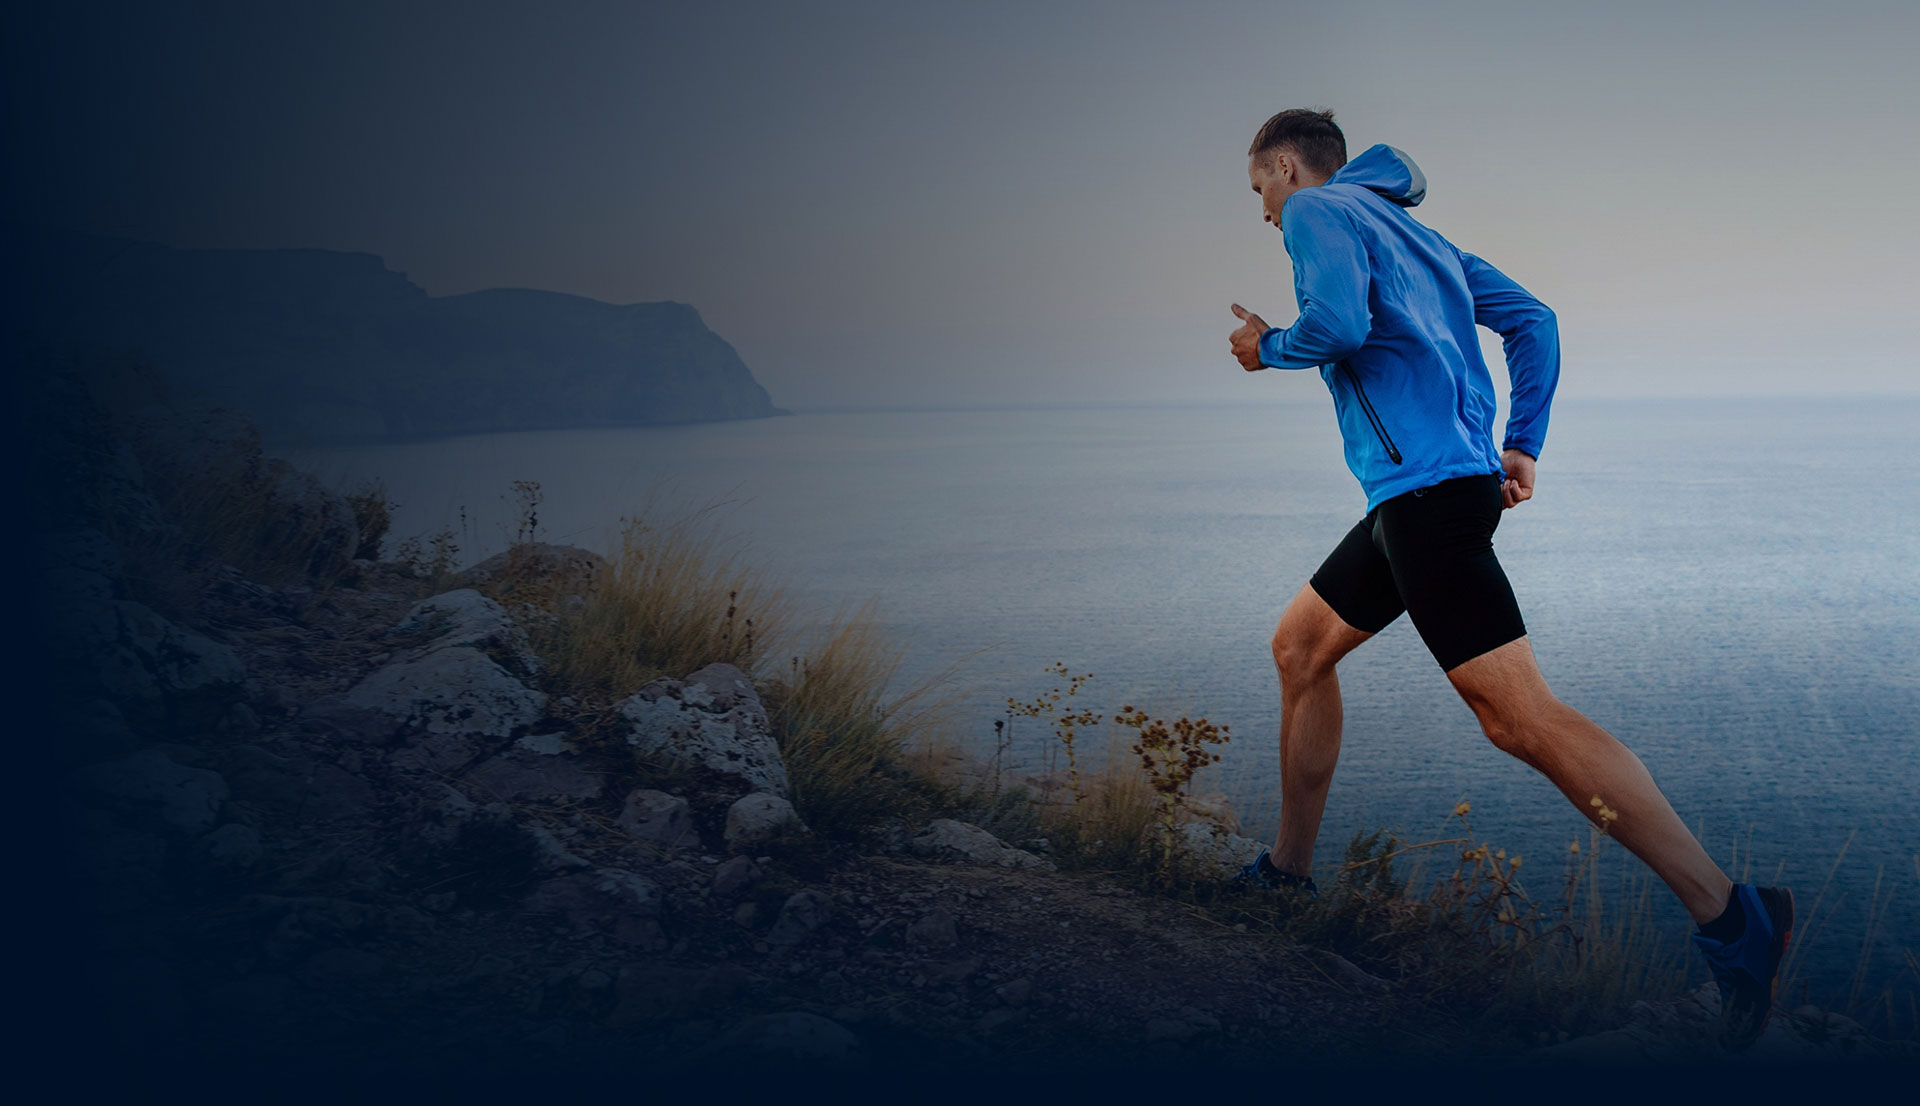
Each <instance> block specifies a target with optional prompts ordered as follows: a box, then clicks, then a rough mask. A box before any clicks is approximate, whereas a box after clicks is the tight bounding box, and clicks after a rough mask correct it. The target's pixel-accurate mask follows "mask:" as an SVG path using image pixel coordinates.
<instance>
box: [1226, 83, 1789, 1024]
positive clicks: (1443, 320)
mask: <svg viewBox="0 0 1920 1106" xmlns="http://www.w3.org/2000/svg"><path fill="white" fill-rule="evenodd" d="M1247 155H1248V163H1247V176H1248V179H1249V181H1250V182H1251V183H1252V185H1253V190H1254V191H1255V192H1256V193H1258V194H1259V195H1260V200H1261V206H1262V210H1263V216H1264V218H1265V220H1266V221H1267V222H1269V223H1272V224H1273V225H1274V226H1276V227H1278V228H1279V229H1280V232H1281V235H1282V240H1283V242H1284V243H1285V245H1286V250H1287V253H1288V255H1289V256H1291V257H1292V259H1293V274H1294V276H1293V280H1294V292H1295V295H1296V297H1297V299H1298V301H1299V318H1298V319H1297V320H1295V322H1294V324H1293V325H1292V326H1291V327H1284V328H1282V327H1269V326H1268V325H1267V324H1266V322H1265V321H1264V320H1262V319H1261V318H1260V316H1258V315H1255V314H1253V313H1252V312H1249V311H1247V310H1246V309H1245V308H1243V307H1241V306H1240V305H1239V304H1235V305H1233V313H1234V314H1235V315H1236V316H1238V317H1239V318H1240V320H1241V325H1240V327H1239V328H1238V329H1237V330H1235V331H1234V332H1233V335H1232V337H1231V343H1232V347H1233V355H1234V357H1235V358H1236V359H1238V360H1239V362H1240V364H1241V366H1242V367H1243V368H1245V369H1246V370H1247V371H1248V372H1255V371H1258V370H1260V369H1267V368H1276V369H1307V368H1318V369H1319V370H1320V377H1321V379H1322V380H1324V381H1325V382H1326V384H1327V387H1328V389H1330V390H1331V391H1332V392H1333V403H1334V410H1335V412H1336V413H1337V415H1338V417H1339V422H1340V434H1341V437H1342V439H1344V441H1345V446H1346V458H1347V467H1348V468H1349V469H1351V470H1352V471H1353V474H1354V476H1356V477H1358V478H1359V480H1360V485H1361V487H1362V488H1363V489H1365V491H1366V493H1367V513H1366V516H1365V517H1364V518H1362V519H1361V520H1360V522H1359V523H1358V524H1357V525H1355V526H1354V527H1353V529H1352V530H1350V531H1348V532H1347V534H1346V536H1345V537H1344V538H1342V539H1341V540H1340V543H1339V545H1338V546H1336V547H1335V549H1334V551H1333V552H1332V554H1330V555H1329V556H1328V557H1327V559H1326V561H1325V562H1324V563H1323V564H1321V566H1320V568H1319V570H1318V571H1317V572H1315V573H1314V574H1313V578H1312V579H1311V581H1309V582H1308V583H1307V584H1306V586H1304V587H1302V588H1301V589H1300V592H1299V594H1298V595H1296V596H1294V598H1293V600H1292V602H1291V603H1289V604H1288V605H1287V609H1286V612H1285V613H1284V614H1283V615H1282V616H1281V618H1280V625H1279V627H1278V628H1277V629H1276V630H1275V631H1274V634H1273V659H1274V663H1275V665H1277V666H1278V668H1279V672H1280V696H1281V711H1280V772H1281V791H1282V804H1281V808H1280V830H1279V833H1278V834H1277V835H1276V836H1275V838H1274V844H1273V848H1272V850H1271V851H1264V850H1263V851H1262V852H1261V854H1260V856H1259V857H1258V858H1257V859H1255V861H1254V862H1253V863H1252V864H1249V865H1248V866H1247V867H1246V869H1245V870H1244V871H1242V872H1241V874H1240V875H1239V876H1238V877H1237V878H1236V880H1235V883H1236V884H1237V885H1238V886H1240V887H1242V888H1246V887H1258V888H1263V889H1280V888H1295V889H1303V890H1307V891H1311V890H1312V889H1313V880H1312V871H1313V845H1314V839H1315V838H1316V837H1317V836H1318V835H1319V832H1320V818H1321V814H1322V812H1323V811H1324V809H1325V806H1326V800H1327V788H1328V785H1329V784H1330V783H1332V781H1333V769H1334V762H1335V761H1336V760H1337V759H1338V757H1339V753H1340V682H1339V679H1338V677H1337V676H1336V674H1335V667H1336V665H1338V663H1339V661H1340V658H1342V657H1344V656H1346V655H1347V653H1349V652H1351V651H1352V650H1353V649H1354V647H1356V646H1358V645H1359V644H1360V643H1361V642H1363V641H1366V640H1367V639H1368V638H1370V637H1372V636H1373V635H1374V634H1376V633H1379V632H1380V631H1381V630H1382V629H1384V628H1385V627H1386V625H1387V624H1388V623H1390V622H1392V621H1393V620H1394V619H1395V618H1398V617H1399V616H1400V612H1402V611H1406V612H1408V614H1410V615H1411V616H1412V618H1413V625H1414V628H1415V629H1416V630H1418V631H1419V632H1420V637H1421V640H1423V641H1424V642H1426V645H1427V648H1428V649H1429V650H1430V651H1431V652H1432V653H1433V657H1434V659H1435V660H1436V661H1438V662H1439V664H1440V667H1441V669H1442V670H1444V671H1445V672H1446V675H1447V679H1448V680H1450V681H1452V683H1453V686H1454V688H1455V689H1456V690H1457V691H1459V693H1460V697H1461V698H1462V699H1464V700H1466V702H1467V705H1468V706H1470V707H1471V708H1473V712H1474V714H1475V715H1476V716H1477V717H1478V718H1479V720H1480V726H1481V728H1482V729H1483V730H1485V731H1486V734H1487V737H1488V738H1489V739H1491V740H1492V741H1493V743H1494V744H1495V745H1496V746H1498V747H1499V748H1500V749H1502V750H1504V751H1505V752H1507V753H1510V754H1512V755H1513V756H1516V757H1519V758H1520V759H1521V760H1523V761H1525V762H1526V763H1527V764H1529V765H1531V766H1532V767H1533V768H1535V769H1536V770H1538V771H1539V772H1541V773H1542V774H1544V775H1545V776H1546V777H1547V778H1548V779H1549V780H1551V781H1553V784H1554V786H1555V787H1558V788H1559V789H1560V791H1561V793H1562V794H1564V795H1565V796H1566V797H1567V798H1568V799H1569V800H1571V801H1572V802H1573V804H1574V806H1575V808H1577V809H1578V810H1579V811H1580V812H1581V813H1583V814H1585V815H1586V816H1587V817H1588V818H1589V819H1592V820H1594V821H1596V822H1600V821H1601V819H1602V818H1603V817H1607V816H1611V817H1607V821H1606V822H1605V823H1603V824H1605V825H1606V826H1607V831H1608V832H1609V833H1610V834H1611V835H1612V836H1613V837H1614V838H1615V839H1617V840H1618V841H1619V842H1620V843H1621V844H1622V845H1624V846H1626V848H1627V849H1628V850H1629V851H1631V852H1632V853H1633V854H1634V855H1635V856H1637V857H1639V858H1640V859H1641V860H1642V861H1644V862H1645V863H1646V864H1647V866H1648V867H1650V868H1652V869H1653V871H1654V873H1655V874H1657V875H1658V876H1659V877H1660V878H1661V879H1662V880H1664V881H1665V882H1666V884H1667V886H1668V887H1669V888H1671V889H1672V890H1673V893H1674V894H1676V895H1678V896H1679V898H1680V901H1681V903H1682V904H1684V905H1685V906H1686V909H1687V913H1688V914H1690V915H1692V917H1693V920H1694V922H1695V923H1696V924H1697V925H1698V926H1699V932H1698V934H1697V935H1696V936H1695V937H1694V942H1695V943H1696V944H1697V945H1698V946H1699V948H1700V949H1701V951H1702V952H1703V953H1704V954H1705V955H1706V958H1707V962H1708V964H1709V966H1710V967H1711V969H1712V971H1713V975H1714V978H1715V980H1716V981H1718V983H1719V985H1720V994H1721V999H1722V1004H1721V1005H1722V1029H1723V1035H1724V1036H1725V1038H1726V1039H1727V1040H1728V1041H1729V1043H1731V1044H1732V1045H1734V1046H1735V1047H1745V1046H1746V1045H1747V1044H1749V1043H1751V1042H1752V1041H1753V1040H1754V1039H1755V1038H1756V1037H1758V1036H1759V1035H1760V1032H1761V1030H1762V1029H1764V1028H1765V1026H1766V1022H1767V1017H1768V1015H1769V1013H1770V1012H1771V1008H1772V1004H1773V990H1774V987H1775V982H1776V977H1777V976H1778V973H1779V967H1780V959H1781V957H1782V955H1783V954H1784V953H1785V951H1786V947H1787V941H1788V939H1789V938H1790V937H1791V935H1792V929H1793V895H1792V893H1791V892H1790V891H1788V890H1787V889H1785V888H1772V887H1758V888H1756V887H1752V886H1749V885H1746V884H1735V883H1733V882H1732V881H1731V880H1729V879H1728V878H1727V876H1726V874H1725V873H1723V872H1722V871H1721V870H1720V868H1719V866H1718V865H1716V864H1715V863H1714V862H1713V860H1712V858H1710V857H1709V856H1708V855H1707V853H1706V850H1705V849H1703V848H1701V847H1700V843H1699V842H1698V841H1696V840H1695V839H1694V837H1693V834H1692V833H1690V832H1689V831H1688V830H1687V827H1686V825H1685V824H1684V823H1683V822H1681V821H1680V818H1679V816H1678V815H1676V814H1675V813H1674V811H1673V807H1672V806H1670V805H1669V804H1668V803H1667V800H1666V797H1665V796H1664V795H1662V794H1661V793H1660V789H1659V788H1658V787H1657V786H1655V785H1654V782H1653V777H1652V776H1650V775H1649V774H1648V773H1647V770H1646V768H1645V766H1643V765H1642V764H1641V763H1640V758H1638V757H1636V756H1634V754H1633V753H1632V752H1631V751H1629V750H1628V749H1627V747H1626V746H1624V745H1622V744H1620V742H1618V741H1616V740H1615V739H1614V738H1613V736H1612V735H1611V734H1609V733H1607V732H1606V731H1605V730H1603V729H1601V728H1600V727H1599V726H1598V725H1596V724H1594V722H1593V721H1592V720H1590V719H1588V718H1587V717H1586V716H1585V715H1583V714H1581V713H1580V712H1579V711H1577V710H1574V709H1573V708H1572V707H1569V706H1567V705H1566V704H1565V703H1562V702H1561V701H1560V700H1558V699H1556V698H1555V697H1554V696H1553V693H1552V692H1551V691H1549V690H1548V689H1547V684H1546V681H1545V680H1544V679H1543V678H1542V677H1541V675H1540V670H1539V668H1538V667H1537V666H1536V665H1535V663H1534V658H1533V650H1532V647H1531V646H1530V645H1529V644H1528V641H1527V630H1526V626H1525V624H1524V623H1523V622H1522V621H1521V618H1520V608H1519V606H1518V604H1516V602H1515V601H1514V596H1513V589H1512V588H1511V587H1510V586H1509V585H1508V583H1507V577H1506V573H1505V572H1503V571H1502V570H1501V568H1500V562H1499V561H1498V560H1497V559H1496V558H1495V557H1494V553H1493V531H1494V528H1495V527H1496V526H1498V525H1499V522H1500V513H1501V512H1502V511H1503V510H1505V509H1508V508H1512V507H1514V506H1516V505H1517V504H1520V503H1522V502H1525V501H1526V500H1527V499H1530V498H1532V496H1533V492H1534V463H1535V461H1536V460H1537V459H1538V458H1539V456H1540V446H1541V443H1542V441H1543V440H1544V439H1545V438H1546V432H1547V409H1548V406H1549V405H1550V403H1551V401H1552V399H1553V391H1554V385H1555V383H1556V381H1557V380H1558V378H1559V375H1560V343H1559V330H1558V327H1557V325H1556V323H1555V320H1554V315H1553V312H1552V311H1550V310H1548V309H1547V307H1546V305H1544V304H1542V303H1541V302H1540V301H1539V300H1537V299H1535V298H1534V297H1533V296H1532V295H1530V294H1528V293H1527V291H1526V290H1525V289H1524V288H1522V287H1520V286H1519V285H1518V284H1516V283H1514V282H1513V281H1512V280H1509V279H1508V278H1507V277H1506V276H1505V275H1503V274H1502V273H1501V272H1500V271H1499V270H1498V269H1495V268H1494V267H1493V266H1492V265H1489V264H1487V263H1486V262H1485V261H1482V260H1481V259H1479V258H1477V257H1475V256H1473V255H1472V254H1469V253H1463V252H1461V251H1460V250H1459V249H1457V248H1455V247H1454V246H1453V244H1452V243H1450V242H1448V241H1447V240H1446V239H1445V238H1443V237H1441V236H1440V235H1439V234H1436V233H1435V232H1433V231H1432V230H1429V229H1428V228H1427V227H1425V226H1423V225H1421V224H1420V223H1419V222H1417V221H1416V220H1415V219H1414V218H1413V217H1412V216H1411V215H1410V214H1408V212H1407V209H1408V208H1410V207H1413V206H1414V205H1416V204H1418V203H1419V202H1420V201H1421V200H1422V199H1423V198H1424V197H1425V195H1426V178H1425V177H1424V176H1423V175H1422V174H1421V172H1420V169H1419V167H1418V166H1416V165H1415V164H1414V163H1413V161H1412V159H1410V158H1408V157H1407V155H1406V154H1404V153H1402V152H1401V151H1399V150H1397V149H1394V148H1393V147H1391V146H1385V145H1380V146H1373V147H1370V148H1369V149H1367V150H1366V151H1365V152H1363V153H1362V154H1361V155H1360V156H1359V157H1357V158H1355V159H1354V160H1352V161H1351V162H1349V161H1348V160H1347V145H1346V138H1345V136H1344V135H1342V134H1341V132H1340V128H1339V127H1337V126H1335V125H1334V122H1333V115H1332V113H1330V112H1325V111H1309V110H1303V109H1296V110H1291V111H1283V112H1281V113H1279V114H1278V115H1275V116H1274V117H1273V118H1271V119H1269V120H1267V122H1266V123H1265V124H1264V125H1263V126H1262V127H1261V128H1260V131H1259V133H1258V134H1257V135H1255V136H1254V140H1253V145H1252V146H1251V147H1250V148H1249V149H1248V151H1247ZM1476 325H1479V326H1485V327H1487V328H1488V329H1490V330H1493V331H1495V332H1496V333H1498V334H1499V335H1500V337H1501V340H1502V342H1503V344H1504V346H1505V350H1506V358H1507V366H1508V370H1509V374H1510V376H1511V379H1512V382H1513V383H1512V403H1511V412H1510V414H1509V417H1508V419H1507V425H1506V434H1505V441H1504V443H1503V449H1501V450H1500V451H1496V450H1495V449H1494V447H1493V436H1492V431H1493V416H1494V393H1493V380H1492V378H1491V376H1490V375H1489V374H1488V372H1487V366H1486V363H1485V361H1484V360H1483V359H1482V358H1481V356H1480V343H1479V339H1478V337H1477V333H1476V331H1475V329H1474V327H1475V326H1476ZM1596 797H1597V798H1598V799H1599V800H1600V802H1603V803H1604V806H1601V805H1598V804H1596V803H1595V799H1596Z"/></svg>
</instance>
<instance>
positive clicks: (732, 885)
mask: <svg viewBox="0 0 1920 1106" xmlns="http://www.w3.org/2000/svg"><path fill="white" fill-rule="evenodd" d="M759 878H760V868H759V866H758V865H756V864H755V863H754V862H753V861H752V860H750V859H748V858H746V857H744V856H736V857H734V858H733V859H732V860H729V861H727V862H726V863H725V864H722V865H720V866H719V867H718V868H715V869H714V870H713V894H714V896H715V897H716V898H723V899H730V898H732V897H734V896H735V895H738V894H739V893H740V892H742V891H744V890H746V889H747V888H748V887H749V886H750V885H752V883H753V881H754V880H757V879H759Z"/></svg>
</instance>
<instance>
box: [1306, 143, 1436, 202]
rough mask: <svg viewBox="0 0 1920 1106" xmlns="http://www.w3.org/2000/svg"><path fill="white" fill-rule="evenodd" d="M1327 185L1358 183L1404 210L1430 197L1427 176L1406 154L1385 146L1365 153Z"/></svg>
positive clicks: (1351, 162) (1372, 148)
mask: <svg viewBox="0 0 1920 1106" xmlns="http://www.w3.org/2000/svg"><path fill="white" fill-rule="evenodd" d="M1327 183H1328V184H1357V185H1359V186H1360V187H1362V188H1366V189H1370V190H1372V191H1374V192H1378V193H1379V194H1380V195H1382V196H1384V197H1385V198H1387V199H1389V200H1391V201H1393V202H1394V203H1396V204H1399V205H1400V206H1401V207H1413V206H1414V205H1416V204H1418V203H1419V202H1420V201H1421V200H1424V199H1426V198H1427V175H1426V174H1425V173H1422V172H1421V171H1420V167H1419V166H1418V165H1415V164H1414V163H1413V159H1412V158H1410V157H1408V156H1407V155H1406V151H1404V150H1400V149H1398V148H1396V147H1393V146H1388V145H1386V144H1385V143H1381V144H1380V145H1377V146H1369V147H1367V148H1366V149H1365V150H1363V151H1361V153H1360V156H1359V157H1356V158H1354V159H1353V160H1352V161H1349V162H1347V163H1346V164H1345V165H1343V166H1341V167H1340V170H1339V172H1337V173H1335V174H1334V175H1333V176H1331V177H1328V178H1327Z"/></svg>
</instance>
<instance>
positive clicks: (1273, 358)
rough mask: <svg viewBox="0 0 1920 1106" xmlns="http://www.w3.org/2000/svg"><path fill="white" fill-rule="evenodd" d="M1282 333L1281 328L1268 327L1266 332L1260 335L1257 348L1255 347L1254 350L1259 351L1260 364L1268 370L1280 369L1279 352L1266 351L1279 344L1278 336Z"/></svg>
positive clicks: (1282, 329)
mask: <svg viewBox="0 0 1920 1106" xmlns="http://www.w3.org/2000/svg"><path fill="white" fill-rule="evenodd" d="M1283 332H1284V328H1283V327H1277V326H1270V327H1268V328H1267V329H1266V332H1265V333H1263V334H1261V335H1260V343H1259V345H1258V346H1257V347H1255V348H1256V349H1258V350H1259V353H1260V363H1261V364H1262V365H1265V366H1266V367H1268V368H1270V369H1277V368H1279V367H1280V355H1279V351H1277V350H1274V351H1273V352H1271V353H1269V352H1268V351H1269V350H1271V349H1272V347H1273V346H1274V345H1277V344H1278V343H1279V340H1280V339H1279V335H1280V334H1281V333H1283Z"/></svg>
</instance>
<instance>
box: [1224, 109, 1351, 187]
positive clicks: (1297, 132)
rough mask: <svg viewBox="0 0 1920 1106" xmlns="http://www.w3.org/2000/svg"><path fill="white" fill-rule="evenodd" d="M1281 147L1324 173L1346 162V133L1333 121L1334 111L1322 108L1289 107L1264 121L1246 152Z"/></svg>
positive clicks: (1253, 153) (1260, 152)
mask: <svg viewBox="0 0 1920 1106" xmlns="http://www.w3.org/2000/svg"><path fill="white" fill-rule="evenodd" d="M1280 149H1286V150H1290V151H1292V153H1293V155H1294V156H1295V157H1298V158H1299V159H1300V160H1301V162H1302V163H1303V164H1305V165H1306V167H1307V168H1309V169H1311V170H1313V171H1314V172H1316V173H1319V174H1321V175H1323V176H1329V177H1330V176H1332V175H1333V174H1334V172H1335V171H1336V170H1338V169H1339V168H1340V167H1341V166H1342V165H1345V164H1346V163H1347V136H1346V135H1344V134H1341V133H1340V128H1339V127H1337V126H1335V125H1334V122H1333V113H1332V112H1330V111H1326V110H1324V109H1321V108H1288V109H1287V110H1286V111H1283V112H1281V113H1280V114H1278V115H1276V116H1274V117H1273V118H1271V119H1269V120H1267V121H1266V122H1265V123H1262V124H1261V125H1260V132H1259V133H1258V134H1256V135H1254V136H1253V145H1251V146H1249V147H1247V156H1248V157H1259V156H1261V155H1263V154H1266V153H1269V152H1271V151H1273V150H1280Z"/></svg>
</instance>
